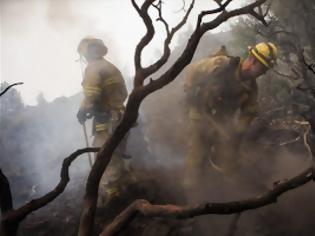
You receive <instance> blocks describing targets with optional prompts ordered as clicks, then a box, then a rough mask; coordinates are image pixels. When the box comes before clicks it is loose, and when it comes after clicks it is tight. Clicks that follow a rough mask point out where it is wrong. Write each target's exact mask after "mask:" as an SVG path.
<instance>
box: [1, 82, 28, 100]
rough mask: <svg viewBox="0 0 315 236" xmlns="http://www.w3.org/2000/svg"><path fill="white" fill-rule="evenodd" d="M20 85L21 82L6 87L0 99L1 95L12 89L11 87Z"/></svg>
mask: <svg viewBox="0 0 315 236" xmlns="http://www.w3.org/2000/svg"><path fill="white" fill-rule="evenodd" d="M20 84H23V82H17V83H14V84H11V85H9V86H8V87H6V88H5V89H4V90H3V91H2V92H1V93H0V97H1V96H2V95H4V94H5V93H6V92H8V91H9V89H10V88H12V87H14V86H16V85H20Z"/></svg>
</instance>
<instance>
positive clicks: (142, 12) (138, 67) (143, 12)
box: [131, 0, 155, 87]
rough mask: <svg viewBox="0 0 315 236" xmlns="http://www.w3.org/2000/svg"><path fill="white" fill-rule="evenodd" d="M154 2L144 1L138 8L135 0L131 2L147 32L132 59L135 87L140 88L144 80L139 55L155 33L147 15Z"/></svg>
mask: <svg viewBox="0 0 315 236" xmlns="http://www.w3.org/2000/svg"><path fill="white" fill-rule="evenodd" d="M154 1H155V0H146V1H145V2H144V3H143V5H142V7H141V8H139V7H138V5H137V4H136V2H135V0H131V2H132V5H133V7H134V8H135V9H136V11H137V12H138V14H139V15H140V17H141V19H142V20H143V22H144V24H145V27H146V30H147V31H146V33H145V35H144V36H143V37H142V38H141V40H140V42H139V43H138V45H137V47H136V51H135V57H134V64H135V70H136V75H135V81H134V86H135V87H138V86H141V85H142V82H143V80H144V79H143V75H142V70H143V68H142V65H141V54H142V51H143V49H144V48H145V46H147V45H148V44H149V43H150V41H151V40H152V39H153V36H154V32H155V30H154V26H153V23H152V20H151V17H150V16H149V13H148V10H149V7H150V6H151V5H152V3H153V2H154Z"/></svg>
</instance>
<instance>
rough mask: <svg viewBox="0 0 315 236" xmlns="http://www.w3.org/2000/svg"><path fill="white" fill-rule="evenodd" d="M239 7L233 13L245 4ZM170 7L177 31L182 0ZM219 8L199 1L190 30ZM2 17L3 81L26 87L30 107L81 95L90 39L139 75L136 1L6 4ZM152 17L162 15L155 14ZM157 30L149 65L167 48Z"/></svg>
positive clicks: (19, 0)
mask: <svg viewBox="0 0 315 236" xmlns="http://www.w3.org/2000/svg"><path fill="white" fill-rule="evenodd" d="M138 2H139V1H138ZM140 2H141V1H140ZM235 2H236V3H235V4H234V6H232V7H235V6H238V4H239V3H240V2H242V1H240V0H235ZM164 3H165V5H164V14H165V17H166V18H167V19H168V21H169V22H170V24H171V25H172V24H173V25H174V24H175V23H176V22H177V21H178V20H180V17H181V16H182V14H183V12H180V13H176V11H177V10H178V9H180V8H181V6H182V0H164ZM214 6H215V5H214V4H213V1H210V0H196V7H195V9H194V11H193V14H192V15H191V17H190V19H189V24H193V25H195V22H196V15H197V13H198V12H199V11H200V10H201V9H210V8H212V7H214ZM0 11H1V12H0V13H1V32H0V33H1V35H0V40H1V49H0V50H1V51H0V53H1V58H0V59H1V65H0V71H1V81H8V82H9V83H13V82H16V81H23V82H24V83H25V84H24V85H22V86H20V87H18V90H19V91H20V92H21V94H22V97H23V99H24V101H25V103H26V104H36V97H37V95H38V94H39V93H40V92H43V93H44V96H45V98H46V99H47V100H48V101H51V100H53V99H54V98H56V97H59V96H70V95H73V94H75V93H77V92H79V91H80V90H81V85H80V83H81V80H82V78H81V70H80V64H79V63H78V62H76V59H78V54H77V52H76V47H77V44H78V42H79V41H80V39H81V38H83V37H85V36H95V37H99V38H101V39H103V40H104V42H105V44H107V46H108V48H109V54H108V59H109V60H110V61H112V62H114V63H115V64H116V65H117V66H118V67H119V68H120V69H121V70H122V71H123V73H124V75H125V77H127V76H130V75H132V74H133V54H134V49H135V46H136V44H137V42H138V40H139V39H140V38H141V36H142V35H143V33H144V26H143V23H142V20H141V19H140V18H139V17H138V15H137V13H136V12H135V10H134V9H133V8H132V5H131V3H130V0H25V1H23V0H0ZM152 14H156V11H155V10H154V9H152ZM225 25H226V24H225ZM157 26H158V27H157V31H158V32H159V33H157V35H156V37H155V39H154V41H153V43H152V44H151V46H150V47H149V48H148V49H146V50H145V52H144V55H143V59H144V62H146V63H148V62H150V61H152V60H153V59H154V58H152V55H154V53H156V52H157V51H158V50H160V48H161V45H162V41H163V37H164V28H162V25H161V24H160V23H157ZM187 27H188V26H187ZM186 29H187V28H183V30H182V32H185V30H186ZM175 44H176V38H175V40H174V43H173V44H172V45H173V46H174V45H175Z"/></svg>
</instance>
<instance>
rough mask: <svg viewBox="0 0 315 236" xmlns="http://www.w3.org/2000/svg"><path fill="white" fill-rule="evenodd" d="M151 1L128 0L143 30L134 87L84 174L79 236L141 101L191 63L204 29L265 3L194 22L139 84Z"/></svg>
mask: <svg viewBox="0 0 315 236" xmlns="http://www.w3.org/2000/svg"><path fill="white" fill-rule="evenodd" d="M153 2H154V1H152V0H151V1H149V0H147V1H145V2H144V4H143V5H142V7H141V8H139V7H138V6H137V4H135V1H134V0H132V3H133V6H134V7H135V9H136V10H137V12H138V13H139V15H140V17H141V18H142V20H143V21H144V23H145V25H146V28H147V32H146V34H145V35H144V37H143V38H142V39H141V40H140V42H139V44H138V45H137V47H136V52H135V60H134V61H135V71H136V75H135V78H134V89H133V91H132V92H131V94H130V96H129V99H128V101H127V105H126V111H125V113H124V116H123V118H122V120H121V122H120V123H119V125H118V126H117V128H116V129H115V130H114V132H113V134H112V135H111V136H110V137H109V138H108V140H107V141H106V142H105V143H104V144H103V146H102V147H101V150H100V151H99V153H98V157H97V158H96V162H95V163H94V165H93V167H92V169H91V172H90V174H89V176H88V180H87V184H86V192H85V196H84V205H83V210H82V214H81V219H80V228H79V235H80V236H88V235H91V233H92V232H93V222H94V218H95V210H96V202H97V198H98V186H99V183H100V180H101V177H102V175H103V173H104V171H105V169H106V167H107V165H108V163H109V162H110V160H111V158H112V154H113V152H114V150H115V149H116V147H117V146H118V144H119V143H120V141H121V140H122V139H123V138H124V136H125V135H126V134H127V132H128V131H129V130H130V129H131V128H132V126H133V124H134V123H135V122H136V120H137V117H138V111H139V107H140V104H141V102H142V100H143V99H144V98H145V97H146V96H147V95H149V94H150V93H152V92H154V91H156V90H158V89H160V88H162V87H163V86H165V85H166V84H168V83H170V82H171V81H173V80H174V79H175V78H176V76H177V75H178V74H179V73H180V72H181V71H182V70H183V69H184V68H185V67H186V66H187V65H188V64H189V63H190V62H191V60H192V57H193V55H194V52H195V50H196V48H197V46H198V43H199V41H200V38H201V37H202V35H203V34H204V33H205V32H207V31H208V30H211V29H214V28H216V27H217V26H219V25H220V24H221V23H223V22H225V21H226V20H228V19H229V18H231V17H234V16H238V15H242V14H249V13H250V12H251V11H252V10H253V9H254V8H256V7H258V6H259V5H261V4H263V3H264V2H266V0H257V1H256V2H254V3H252V4H249V5H247V6H245V7H242V8H239V9H236V10H233V11H230V12H225V11H223V12H222V13H221V14H219V16H218V17H217V18H215V19H214V20H213V21H210V22H207V23H203V24H201V25H199V24H197V26H196V28H195V31H194V32H193V33H192V35H191V37H190V39H189V41H188V43H187V45H186V47H185V49H184V51H183V53H182V54H181V55H180V56H179V58H178V59H177V60H176V61H175V63H174V64H173V65H172V66H171V67H170V68H169V69H168V70H167V71H166V72H165V73H164V74H162V75H161V76H160V77H159V78H158V79H156V80H151V81H150V83H149V84H147V85H145V86H143V81H144V79H145V78H146V77H145V76H143V68H142V67H141V53H142V50H143V49H144V47H145V46H146V45H147V44H148V43H149V42H150V41H151V39H152V38H153V36H154V32H155V31H154V27H153V25H152V20H151V18H150V16H149V14H148V9H149V7H150V6H151V5H152V3H153ZM227 2H228V3H229V2H231V1H230V0H228V1H227ZM225 5H227V3H225V4H224V6H225ZM191 7H192V6H191ZM223 9H224V8H222V7H221V8H220V10H223ZM201 18H202V17H200V16H199V19H201ZM198 22H199V21H198ZM183 24H184V23H183Z"/></svg>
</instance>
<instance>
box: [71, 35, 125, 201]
mask: <svg viewBox="0 0 315 236" xmlns="http://www.w3.org/2000/svg"><path fill="white" fill-rule="evenodd" d="M77 51H78V53H79V54H80V57H81V60H83V59H84V60H85V61H86V63H87V66H86V69H85V72H84V79H83V81H82V87H83V93H84V99H83V101H82V103H81V106H80V109H79V111H78V113H77V118H78V120H79V122H80V123H81V124H82V125H84V123H85V121H86V120H87V119H88V118H92V117H93V136H94V140H93V146H95V147H100V146H102V145H103V144H104V143H105V142H106V140H107V139H108V137H109V136H110V135H111V133H112V131H113V129H114V128H115V126H116V125H117V123H118V122H119V121H120V118H121V117H122V115H123V112H124V108H125V107H124V101H125V99H126V98H127V89H126V85H125V81H124V79H123V77H122V74H121V72H120V71H119V70H118V69H117V68H116V67H115V66H114V65H113V64H112V63H110V62H109V61H107V60H106V59H105V58H104V56H105V55H106V54H107V47H106V46H105V45H104V43H103V41H102V40H100V39H96V38H84V39H82V40H81V42H80V43H79V46H78V49H77ZM124 146H125V145H124V144H121V145H120V146H119V147H118V150H117V151H116V152H115V156H114V158H113V159H112V162H111V163H110V165H109V167H108V168H107V170H106V172H105V175H104V176H103V179H102V182H101V185H100V189H101V190H102V189H106V193H105V194H104V193H101V194H100V195H101V196H102V195H103V196H104V195H106V197H105V198H106V200H108V199H109V198H110V197H111V196H112V195H113V194H117V189H118V186H117V182H119V180H120V179H121V177H122V174H123V172H124V163H123V160H122V159H121V158H120V157H121V156H122V155H124V154H123V152H124ZM118 153H119V154H118ZM117 156H120V157H118V158H117Z"/></svg>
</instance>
